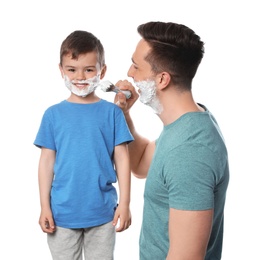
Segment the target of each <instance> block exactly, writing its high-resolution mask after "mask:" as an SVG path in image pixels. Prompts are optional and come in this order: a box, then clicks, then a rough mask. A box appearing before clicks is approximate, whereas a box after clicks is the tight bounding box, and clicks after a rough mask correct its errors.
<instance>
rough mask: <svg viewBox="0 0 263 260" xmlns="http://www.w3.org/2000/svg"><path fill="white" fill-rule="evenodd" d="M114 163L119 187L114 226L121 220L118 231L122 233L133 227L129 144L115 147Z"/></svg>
mask: <svg viewBox="0 0 263 260" xmlns="http://www.w3.org/2000/svg"><path fill="white" fill-rule="evenodd" d="M114 163H115V168H116V173H117V178H118V185H119V205H118V207H117V209H116V211H115V216H114V219H113V225H115V226H116V225H117V223H118V220H119V226H118V227H117V228H116V231H117V232H121V231H123V230H125V229H127V228H128V227H129V226H130V225H131V212H130V192H131V170H130V159H129V152H128V146H127V144H120V145H117V146H115V149H114Z"/></svg>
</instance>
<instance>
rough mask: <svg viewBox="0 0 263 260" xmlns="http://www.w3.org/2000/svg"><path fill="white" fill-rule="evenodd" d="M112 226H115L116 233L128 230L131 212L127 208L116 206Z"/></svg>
mask: <svg viewBox="0 0 263 260" xmlns="http://www.w3.org/2000/svg"><path fill="white" fill-rule="evenodd" d="M118 223H119V225H118V227H117V224H118ZM113 225H114V226H116V232H122V231H124V230H125V229H127V228H129V226H130V225H131V212H130V208H129V207H128V206H121V205H118V207H117V209H116V211H115V215H114V218H113Z"/></svg>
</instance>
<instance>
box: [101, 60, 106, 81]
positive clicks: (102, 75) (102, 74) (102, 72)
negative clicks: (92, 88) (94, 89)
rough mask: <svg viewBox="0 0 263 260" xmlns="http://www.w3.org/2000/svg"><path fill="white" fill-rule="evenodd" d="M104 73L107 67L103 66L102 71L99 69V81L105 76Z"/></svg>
mask: <svg viewBox="0 0 263 260" xmlns="http://www.w3.org/2000/svg"><path fill="white" fill-rule="evenodd" d="M106 71H107V65H106V64H105V65H104V66H103V67H102V69H101V72H100V79H103V78H104V76H105V74H106Z"/></svg>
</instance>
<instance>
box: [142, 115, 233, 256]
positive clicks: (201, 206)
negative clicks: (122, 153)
mask: <svg viewBox="0 0 263 260" xmlns="http://www.w3.org/2000/svg"><path fill="white" fill-rule="evenodd" d="M228 181H229V167H228V155H227V149H226V146H225V142H224V139H223V137H222V134H221V132H220V129H219V127H218V124H217V122H216V120H215V119H214V117H213V116H212V114H211V113H210V112H209V111H208V110H206V111H205V112H191V113H187V114H184V115H183V116H182V117H180V118H179V119H178V120H176V121H175V122H173V123H172V124H170V125H167V126H165V127H164V129H163V131H162V133H161V135H160V136H159V138H158V140H157V141H156V149H155V154H154V157H153V160H152V163H151V167H150V170H149V173H148V176H147V180H146V183H145V192H144V210H143V223H142V228H141V234H140V260H149V259H151V260H165V259H166V256H167V253H168V250H169V235H168V221H169V209H170V208H175V209H179V210H208V209H214V219H213V227H212V232H211V237H210V241H209V244H208V248H207V254H206V258H205V259H206V260H208V259H209V260H212V259H220V258H221V251H222V241H223V216H224V205H225V196H226V191H227V186H228Z"/></svg>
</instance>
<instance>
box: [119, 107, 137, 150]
mask: <svg viewBox="0 0 263 260" xmlns="http://www.w3.org/2000/svg"><path fill="white" fill-rule="evenodd" d="M115 115H116V116H115V146H117V145H119V144H122V143H130V142H132V141H133V140H134V138H133V136H132V134H131V132H130V129H129V127H128V124H127V122H126V119H125V117H124V114H123V112H122V110H121V109H120V108H119V107H117V109H116V111H115Z"/></svg>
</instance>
